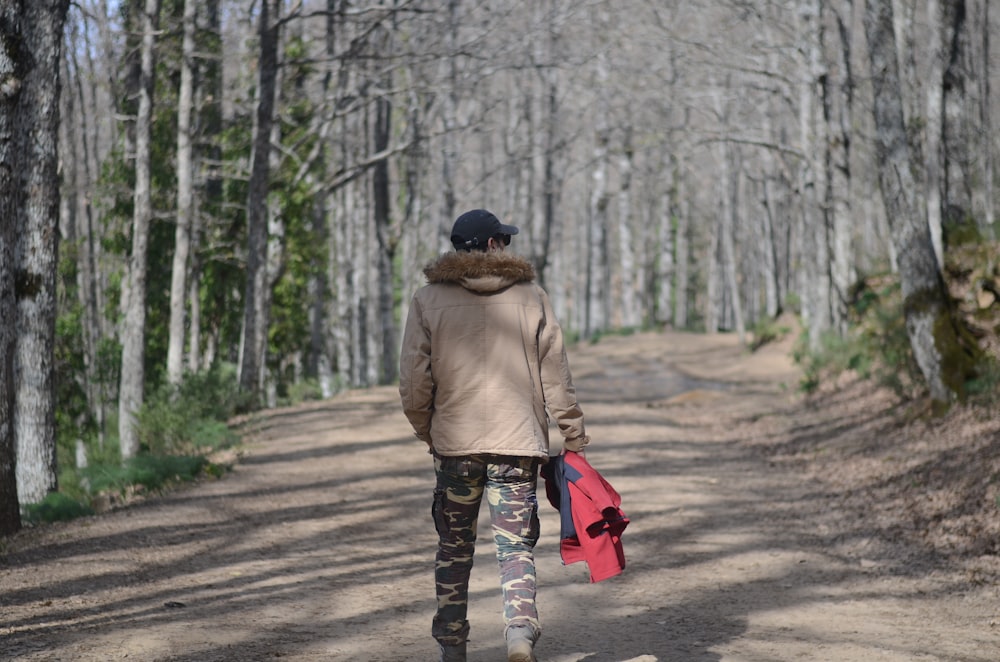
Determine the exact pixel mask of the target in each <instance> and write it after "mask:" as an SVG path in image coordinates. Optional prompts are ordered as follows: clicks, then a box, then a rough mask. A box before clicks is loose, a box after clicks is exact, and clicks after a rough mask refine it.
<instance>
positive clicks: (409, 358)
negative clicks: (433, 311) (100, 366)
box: [399, 296, 434, 445]
mask: <svg viewBox="0 0 1000 662" xmlns="http://www.w3.org/2000/svg"><path fill="white" fill-rule="evenodd" d="M399 397H400V399H401V400H402V403H403V413H404V414H406V418H407V419H408V420H409V421H410V425H412V426H413V431H414V432H415V433H416V435H417V438H418V439H420V440H422V441H424V442H426V443H427V444H428V445H431V434H430V429H431V416H432V415H433V412H434V380H433V378H432V376H431V336H430V333H429V332H428V330H427V328H426V327H425V326H424V323H423V315H422V313H421V310H420V302H419V300H418V299H417V297H416V296H414V297H413V300H412V301H411V302H410V311H409V313H408V314H407V316H406V326H405V328H404V330H403V342H402V346H401V348H400V353H399Z"/></svg>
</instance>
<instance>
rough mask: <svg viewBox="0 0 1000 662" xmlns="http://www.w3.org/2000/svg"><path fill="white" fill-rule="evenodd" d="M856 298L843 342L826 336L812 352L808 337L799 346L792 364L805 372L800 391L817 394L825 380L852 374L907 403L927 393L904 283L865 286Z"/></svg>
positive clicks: (833, 335)
mask: <svg viewBox="0 0 1000 662" xmlns="http://www.w3.org/2000/svg"><path fill="white" fill-rule="evenodd" d="M853 294H854V296H853V299H852V304H851V306H850V308H849V318H848V319H849V328H848V331H847V333H846V334H845V335H844V336H841V335H839V334H837V333H835V332H829V333H827V334H824V336H823V337H822V338H821V339H820V342H819V350H818V351H816V352H811V351H809V349H808V347H809V337H808V334H807V333H803V334H802V336H801V337H800V338H799V341H798V342H797V343H796V346H795V349H794V351H793V358H794V359H795V361H796V362H798V363H799V364H800V365H801V366H802V368H803V379H802V381H801V383H800V388H801V389H802V390H803V391H806V392H812V391H814V390H815V389H816V388H818V387H819V384H820V383H821V381H822V380H823V379H824V378H826V377H835V376H836V375H839V374H841V373H843V372H846V371H848V370H850V371H854V372H856V373H858V374H859V375H860V376H861V377H862V378H864V379H875V380H877V381H878V382H879V383H880V384H882V385H884V386H888V387H889V388H891V389H892V390H893V391H895V392H896V393H897V394H899V395H901V396H903V397H914V396H915V395H916V394H917V393H918V392H920V391H922V390H923V379H922V377H921V374H920V369H919V367H918V366H917V363H916V360H915V359H914V358H913V351H912V350H911V348H910V339H909V336H907V333H906V320H905V319H904V316H903V308H902V297H901V296H900V288H899V283H898V282H897V281H895V280H893V279H885V280H880V279H872V280H871V281H863V282H861V283H859V285H858V286H857V287H856V288H855V291H854V293H853Z"/></svg>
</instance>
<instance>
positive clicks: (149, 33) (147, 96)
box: [118, 0, 160, 458]
mask: <svg viewBox="0 0 1000 662" xmlns="http://www.w3.org/2000/svg"><path fill="white" fill-rule="evenodd" d="M159 13H160V2H159V0H146V4H145V8H144V10H143V18H142V25H143V30H142V53H141V59H142V65H141V69H142V74H141V83H140V85H139V110H138V115H137V116H136V122H135V194H134V202H133V204H134V210H133V214H134V217H133V222H132V254H131V255H130V256H129V261H128V274H127V287H126V293H125V295H124V296H125V297H127V298H126V303H125V325H124V329H123V330H122V366H121V386H120V387H119V393H118V438H119V443H120V444H121V453H122V458H130V457H133V456H135V455H136V454H137V453H138V452H139V436H138V430H136V420H135V416H136V414H137V413H138V411H139V408H140V407H142V401H143V386H144V382H145V367H144V362H145V355H146V351H145V350H146V348H145V339H146V270H147V263H146V262H147V251H148V245H149V228H150V224H151V222H152V218H153V206H152V193H151V191H150V183H151V175H150V166H151V164H150V159H151V155H150V150H151V145H150V142H151V139H150V134H151V132H152V123H153V88H154V76H155V71H156V70H155V61H154V54H155V53H154V45H155V42H156V29H157V22H158V17H159Z"/></svg>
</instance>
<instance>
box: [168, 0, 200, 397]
mask: <svg viewBox="0 0 1000 662" xmlns="http://www.w3.org/2000/svg"><path fill="white" fill-rule="evenodd" d="M197 6H198V5H197V3H196V2H195V1H194V0H184V15H183V19H182V23H183V37H182V45H181V82H180V89H179V91H178V95H177V225H176V228H175V230H174V260H173V268H172V271H171V278H170V328H169V336H168V340H167V382H168V383H170V384H172V385H174V386H176V385H178V384H180V382H181V377H182V376H183V374H184V326H185V321H186V320H185V318H186V310H185V306H184V303H185V297H186V296H187V275H188V257H189V255H190V252H191V225H192V219H193V217H194V213H193V212H194V206H195V205H194V152H193V149H192V135H191V118H192V115H193V114H194V74H195V60H194V58H195V50H194V49H195V39H194V38H195V16H196V11H197ZM192 341H193V342H197V338H193V339H192ZM197 368H198V366H197V365H192V366H190V369H191V370H197Z"/></svg>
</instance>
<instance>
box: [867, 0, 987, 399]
mask: <svg viewBox="0 0 1000 662" xmlns="http://www.w3.org/2000/svg"><path fill="white" fill-rule="evenodd" d="M865 32H866V33H867V36H868V43H869V45H870V46H869V50H870V58H871V60H870V64H871V76H872V84H873V88H874V97H875V99H874V100H875V106H874V113H875V129H876V132H877V133H876V136H875V139H876V155H877V157H878V162H879V183H880V185H881V188H882V197H883V199H884V201H885V206H886V213H887V215H888V217H889V224H890V231H891V233H892V241H893V244H894V245H895V246H896V251H897V254H898V259H899V275H900V281H901V284H902V293H903V311H904V315H905V318H906V330H907V335H908V336H909V339H910V346H911V347H912V349H913V354H914V357H915V358H916V361H917V364H918V365H919V366H920V370H921V372H922V373H923V376H924V379H925V381H926V383H927V387H928V389H929V390H930V394H931V397H932V398H933V399H934V400H935V401H936V402H938V403H951V402H952V401H954V400H955V399H956V398H958V397H960V396H961V395H962V392H963V384H964V378H965V373H966V372H967V370H968V365H967V361H968V359H967V357H966V358H963V357H964V353H963V351H962V350H961V348H960V347H959V345H958V341H957V338H956V336H955V331H954V327H953V326H952V323H951V319H950V312H949V310H948V305H947V300H946V296H947V295H946V292H945V290H944V284H943V282H942V281H941V275H940V269H939V267H938V263H937V260H936V258H935V256H934V247H933V244H932V242H931V237H930V230H929V228H928V227H927V216H926V213H927V212H926V208H925V205H926V199H925V197H924V196H923V195H922V194H921V193H922V190H923V186H922V184H923V182H921V181H920V179H919V175H920V173H921V166H922V163H921V162H920V161H919V158H918V157H917V156H915V154H914V150H913V149H912V147H911V145H910V144H909V142H908V136H907V132H906V124H905V120H904V114H903V86H902V84H901V82H900V78H899V69H898V63H897V59H896V58H897V53H896V40H895V35H894V32H893V12H892V3H891V0H869V4H868V7H867V10H866V13H865Z"/></svg>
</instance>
